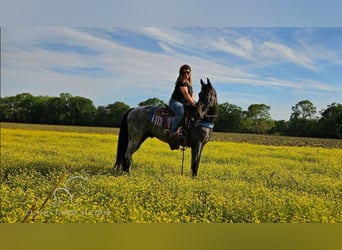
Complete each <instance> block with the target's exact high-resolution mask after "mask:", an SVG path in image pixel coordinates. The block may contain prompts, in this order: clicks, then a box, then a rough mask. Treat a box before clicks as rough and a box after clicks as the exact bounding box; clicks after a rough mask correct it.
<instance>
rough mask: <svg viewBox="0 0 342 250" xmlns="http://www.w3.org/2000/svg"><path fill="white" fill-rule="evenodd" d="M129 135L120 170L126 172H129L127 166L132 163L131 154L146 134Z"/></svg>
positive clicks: (144, 138)
mask: <svg viewBox="0 0 342 250" xmlns="http://www.w3.org/2000/svg"><path fill="white" fill-rule="evenodd" d="M129 137H130V139H129V140H128V145H127V150H126V152H125V160H124V162H123V165H122V170H123V171H125V172H127V173H129V168H130V166H131V164H132V155H133V154H134V152H135V151H137V150H138V149H139V147H140V145H141V144H142V143H143V142H144V141H145V140H146V138H147V137H148V135H147V134H146V135H143V136H141V135H140V136H137V135H131V136H129Z"/></svg>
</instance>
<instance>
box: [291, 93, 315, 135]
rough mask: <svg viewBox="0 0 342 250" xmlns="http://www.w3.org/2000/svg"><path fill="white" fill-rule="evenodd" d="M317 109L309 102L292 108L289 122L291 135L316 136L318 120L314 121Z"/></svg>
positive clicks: (303, 102)
mask: <svg viewBox="0 0 342 250" xmlns="http://www.w3.org/2000/svg"><path fill="white" fill-rule="evenodd" d="M315 114H316V107H315V106H314V105H313V104H312V102H310V101H309V100H303V101H300V102H298V103H297V104H296V105H295V106H292V114H291V116H290V121H289V130H288V133H289V135H293V136H314V135H315V134H316V133H317V119H314V118H315V117H314V115H315Z"/></svg>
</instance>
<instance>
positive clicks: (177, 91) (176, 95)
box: [171, 82, 192, 103]
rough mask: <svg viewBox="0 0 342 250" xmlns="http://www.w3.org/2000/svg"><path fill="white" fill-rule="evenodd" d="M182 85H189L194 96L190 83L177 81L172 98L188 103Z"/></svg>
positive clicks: (189, 90) (189, 89) (190, 92)
mask: <svg viewBox="0 0 342 250" xmlns="http://www.w3.org/2000/svg"><path fill="white" fill-rule="evenodd" d="M180 87H188V92H189V94H190V96H192V87H191V86H189V85H188V83H186V82H177V83H176V86H175V89H174V91H173V93H172V96H171V98H172V99H174V100H177V101H179V102H181V103H187V100H186V99H185V98H184V96H183V94H182V92H181V90H180Z"/></svg>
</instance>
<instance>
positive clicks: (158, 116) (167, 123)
mask: <svg viewBox="0 0 342 250" xmlns="http://www.w3.org/2000/svg"><path fill="white" fill-rule="evenodd" d="M192 114H193V108H192V106H190V105H184V117H183V120H182V121H181V123H180V124H179V128H178V131H179V132H180V133H179V135H180V136H179V138H177V139H174V140H172V141H171V140H170V142H169V145H170V148H171V150H174V149H179V146H180V145H183V146H185V145H186V132H187V130H188V129H189V128H191V127H192V126H193V124H194V122H193V119H192ZM174 116H175V114H174V113H173V112H172V110H171V109H170V107H169V106H167V105H165V106H161V107H154V108H153V109H152V110H151V113H150V120H151V122H152V123H153V124H154V125H155V126H158V127H160V128H163V129H166V130H170V129H171V125H172V122H173V120H174Z"/></svg>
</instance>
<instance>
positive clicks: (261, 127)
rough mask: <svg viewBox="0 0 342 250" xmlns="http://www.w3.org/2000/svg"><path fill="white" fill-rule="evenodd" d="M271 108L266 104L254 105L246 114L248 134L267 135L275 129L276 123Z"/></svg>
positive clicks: (245, 122) (245, 121) (245, 126)
mask: <svg viewBox="0 0 342 250" xmlns="http://www.w3.org/2000/svg"><path fill="white" fill-rule="evenodd" d="M270 109H271V107H270V106H268V105H266V104H252V105H250V106H249V107H248V110H247V111H245V112H244V114H245V120H244V128H245V130H247V131H248V132H252V133H259V134H265V133H268V132H270V131H271V129H272V128H273V127H274V122H273V120H272V118H271V115H270Z"/></svg>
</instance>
